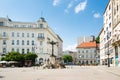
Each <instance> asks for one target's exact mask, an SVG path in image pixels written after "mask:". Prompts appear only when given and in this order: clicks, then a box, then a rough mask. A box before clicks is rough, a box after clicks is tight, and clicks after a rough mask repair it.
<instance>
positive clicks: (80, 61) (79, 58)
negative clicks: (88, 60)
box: [79, 55, 82, 65]
mask: <svg viewBox="0 0 120 80" xmlns="http://www.w3.org/2000/svg"><path fill="white" fill-rule="evenodd" d="M81 57H82V56H81V55H79V59H80V61H79V62H80V65H81Z"/></svg>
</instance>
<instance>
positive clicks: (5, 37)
mask: <svg viewBox="0 0 120 80" xmlns="http://www.w3.org/2000/svg"><path fill="white" fill-rule="evenodd" d="M7 38H8V35H2V34H0V39H7Z"/></svg>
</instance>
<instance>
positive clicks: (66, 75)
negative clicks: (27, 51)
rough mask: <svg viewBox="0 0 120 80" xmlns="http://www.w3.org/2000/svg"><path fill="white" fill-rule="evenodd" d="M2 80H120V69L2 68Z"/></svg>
mask: <svg viewBox="0 0 120 80" xmlns="http://www.w3.org/2000/svg"><path fill="white" fill-rule="evenodd" d="M0 80H120V67H110V68H108V67H105V66H67V68H66V69H41V68H40V67H31V68H0Z"/></svg>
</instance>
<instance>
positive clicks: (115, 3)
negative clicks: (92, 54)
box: [99, 0, 120, 66]
mask: <svg viewBox="0 0 120 80" xmlns="http://www.w3.org/2000/svg"><path fill="white" fill-rule="evenodd" d="M119 8H120V0H109V2H108V5H107V7H106V9H105V12H104V25H103V28H102V30H101V32H100V34H99V35H100V62H101V64H103V65H104V64H106V65H108V60H109V62H110V65H111V66H119V65H120V51H119V49H120V47H119V34H120V9H119ZM108 58H109V59H108Z"/></svg>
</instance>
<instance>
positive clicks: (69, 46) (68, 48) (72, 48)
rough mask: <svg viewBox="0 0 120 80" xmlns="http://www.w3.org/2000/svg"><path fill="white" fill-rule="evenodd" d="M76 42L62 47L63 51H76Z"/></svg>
mask: <svg viewBox="0 0 120 80" xmlns="http://www.w3.org/2000/svg"><path fill="white" fill-rule="evenodd" d="M76 47H77V44H72V45H68V46H67V47H66V48H64V51H66V50H70V51H76Z"/></svg>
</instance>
